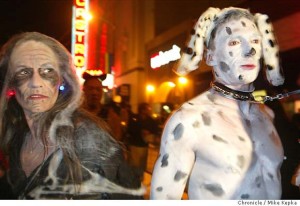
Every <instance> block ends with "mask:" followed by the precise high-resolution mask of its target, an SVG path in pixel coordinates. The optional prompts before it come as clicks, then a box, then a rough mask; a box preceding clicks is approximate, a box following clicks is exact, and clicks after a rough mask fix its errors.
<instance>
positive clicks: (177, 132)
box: [173, 123, 184, 140]
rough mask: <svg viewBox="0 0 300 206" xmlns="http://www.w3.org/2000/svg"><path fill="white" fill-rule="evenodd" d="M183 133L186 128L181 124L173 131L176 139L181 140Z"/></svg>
mask: <svg viewBox="0 0 300 206" xmlns="http://www.w3.org/2000/svg"><path fill="white" fill-rule="evenodd" d="M183 131H184V126H183V125H182V124H181V123H179V124H178V125H177V126H176V127H175V129H174V131H173V135H174V139H175V140H179V139H180V138H181V137H182V135H183Z"/></svg>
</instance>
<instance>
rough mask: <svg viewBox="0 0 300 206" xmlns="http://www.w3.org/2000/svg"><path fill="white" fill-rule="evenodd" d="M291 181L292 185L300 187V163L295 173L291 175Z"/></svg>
mask: <svg viewBox="0 0 300 206" xmlns="http://www.w3.org/2000/svg"><path fill="white" fill-rule="evenodd" d="M291 183H292V184H293V185H296V186H298V187H299V189H300V165H299V166H298V168H297V169H296V172H295V174H294V175H293V177H292V181H291Z"/></svg>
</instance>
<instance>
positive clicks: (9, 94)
mask: <svg viewBox="0 0 300 206" xmlns="http://www.w3.org/2000/svg"><path fill="white" fill-rule="evenodd" d="M15 94H16V91H15V90H12V89H10V90H8V91H7V92H6V95H7V96H8V97H12V96H14V95H15Z"/></svg>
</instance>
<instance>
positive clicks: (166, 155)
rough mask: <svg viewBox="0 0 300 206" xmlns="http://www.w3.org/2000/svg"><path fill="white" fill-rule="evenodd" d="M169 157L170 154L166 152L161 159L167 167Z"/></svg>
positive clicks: (162, 163)
mask: <svg viewBox="0 0 300 206" xmlns="http://www.w3.org/2000/svg"><path fill="white" fill-rule="evenodd" d="M168 159H169V154H165V155H164V156H163V157H162V159H161V167H167V166H168V164H169V162H168Z"/></svg>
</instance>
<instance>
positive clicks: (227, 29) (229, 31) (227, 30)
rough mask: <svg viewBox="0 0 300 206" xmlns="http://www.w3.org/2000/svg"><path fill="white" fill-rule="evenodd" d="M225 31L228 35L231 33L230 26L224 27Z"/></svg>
mask: <svg viewBox="0 0 300 206" xmlns="http://www.w3.org/2000/svg"><path fill="white" fill-rule="evenodd" d="M226 33H227V34H228V35H231V34H232V31H231V28H229V27H226Z"/></svg>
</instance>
